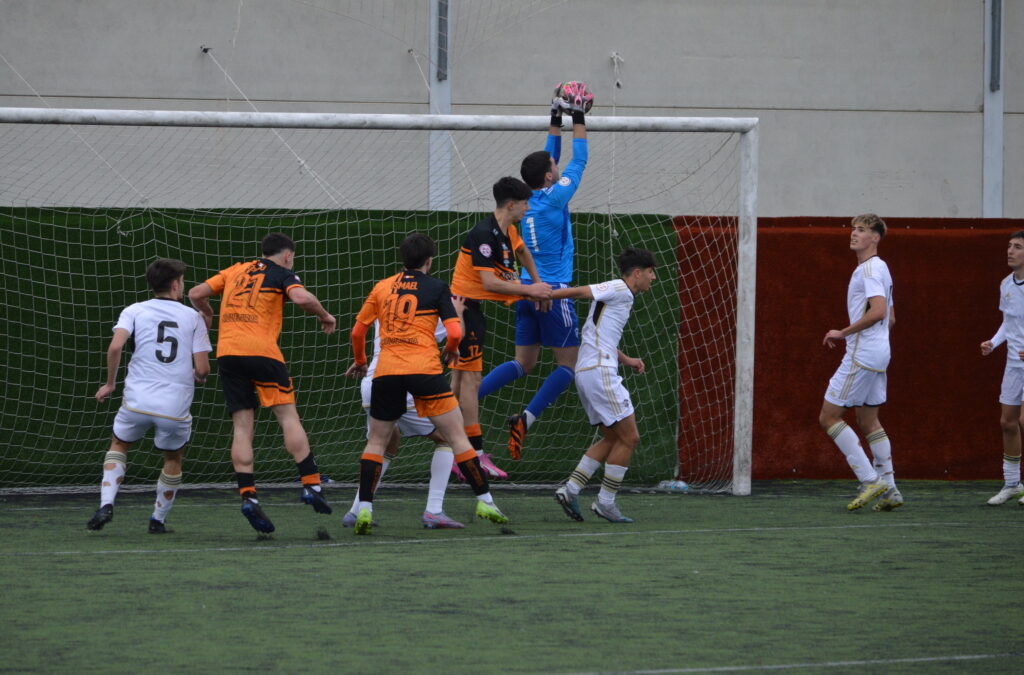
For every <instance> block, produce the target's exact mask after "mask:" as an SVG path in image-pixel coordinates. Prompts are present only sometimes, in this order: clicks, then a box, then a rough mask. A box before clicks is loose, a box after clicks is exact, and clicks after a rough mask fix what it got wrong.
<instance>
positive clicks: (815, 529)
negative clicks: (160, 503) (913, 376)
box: [0, 482, 1024, 673]
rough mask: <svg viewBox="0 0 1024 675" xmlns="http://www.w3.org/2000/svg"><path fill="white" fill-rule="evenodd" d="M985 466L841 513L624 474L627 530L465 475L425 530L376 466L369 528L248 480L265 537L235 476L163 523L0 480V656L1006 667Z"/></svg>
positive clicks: (558, 669) (1017, 646)
mask: <svg viewBox="0 0 1024 675" xmlns="http://www.w3.org/2000/svg"><path fill="white" fill-rule="evenodd" d="M998 487H999V486H998V484H996V483H960V484H955V483H931V482H928V483H924V482H920V483H919V482H905V483H903V484H902V485H901V488H902V490H903V493H904V496H905V498H906V500H907V503H906V505H905V506H904V507H903V508H901V509H899V510H897V511H895V512H893V513H873V512H872V511H871V510H870V506H869V507H868V508H866V509H864V510H862V511H858V512H854V513H848V512H847V511H846V508H845V505H846V503H847V502H848V501H849V500H850V499H851V498H852V497H853V494H854V492H853V491H854V484H853V483H852V482H850V483H832V482H807V483H764V484H755V486H754V495H753V496H751V497H743V498H737V497H731V496H710V495H653V494H647V493H642V492H641V493H636V492H634V493H624V494H622V495H621V496H620V499H619V501H620V506H621V508H622V511H623V512H624V513H625V514H626V515H629V516H632V517H634V518H636V521H637V522H636V523H635V524H632V525H614V524H611V523H607V522H605V521H602V520H599V519H597V518H596V517H594V516H593V515H592V514H590V513H589V511H587V510H585V516H586V521H585V522H583V523H575V522H572V521H570V520H569V519H568V518H567V517H565V515H564V514H563V513H562V511H561V509H560V508H559V506H558V505H557V504H556V503H555V502H554V500H553V499H552V497H551V494H549V493H548V492H540V493H537V492H533V493H530V492H507V491H498V492H496V499H497V500H498V503H499V505H500V506H501V507H502V509H503V510H504V511H505V512H506V513H507V514H508V515H509V516H510V517H511V519H512V522H511V523H510V525H509V526H508V529H509V530H511V532H512V533H511V534H502V533H501V528H500V527H499V526H496V525H492V524H490V523H485V522H482V521H476V522H473V521H472V520H471V519H470V513H471V508H472V498H471V495H470V493H469V492H468V491H467V490H465V489H464V488H459V489H453V490H451V491H450V492H449V495H448V498H447V500H446V511H447V512H448V513H449V515H451V516H452V517H454V518H457V519H459V520H462V521H464V522H466V523H467V527H466V529H464V530H457V531H453V530H449V531H427V530H423V529H421V528H420V525H419V517H420V515H421V513H422V510H423V505H424V499H425V495H424V493H423V492H422V491H416V490H391V489H388V488H386V487H385V488H384V489H382V491H381V493H380V496H379V498H378V502H377V505H376V510H375V517H376V518H377V520H378V521H380V526H379V527H377V528H374V530H373V534H372V535H371V536H369V537H355V536H353V534H352V532H351V530H346V529H343V528H342V527H341V524H340V523H341V515H342V513H343V512H344V511H345V510H346V508H347V506H348V503H349V501H350V500H351V498H352V496H353V491H352V490H351V489H342V488H337V487H334V488H329V489H328V497H329V499H330V500H331V501H332V503H333V504H334V506H335V513H334V514H333V515H331V516H317V515H316V514H314V513H313V511H312V509H310V508H309V507H307V506H304V505H302V504H300V503H299V502H298V490H275V491H270V490H267V491H264V492H263V493H261V502H262V503H263V505H264V508H265V510H266V512H267V514H268V516H270V517H271V518H272V519H273V520H274V522H275V524H276V526H277V532H275V533H274V534H273V535H272V537H271V538H268V539H258V538H257V536H256V533H255V532H254V531H253V530H252V529H251V528H250V527H249V525H248V523H247V522H246V521H245V519H244V518H243V516H242V515H241V513H240V512H239V503H238V501H237V498H236V497H235V496H234V495H233V494H232V493H231V492H228V491H224V492H217V491H204V492H198V491H197V492H190V491H184V492H182V493H181V494H180V495H179V497H178V500H177V504H176V506H175V507H174V510H173V511H172V513H171V516H170V518H169V519H168V525H169V526H170V527H173V528H174V529H175V532H173V533H171V534H167V535H162V536H160V535H149V534H147V533H146V526H147V521H148V518H149V513H150V509H151V502H152V498H151V495H149V494H123V495H121V497H120V498H119V499H118V503H117V506H116V507H115V513H114V520H113V522H111V523H110V524H108V525H107V526H106V528H105V529H104V530H102V531H101V532H88V531H86V529H85V522H86V521H87V520H88V519H89V517H90V516H91V514H92V512H93V511H94V510H95V509H96V507H97V506H98V504H97V503H96V502H97V499H96V497H95V495H88V496H56V497H39V496H15V497H10V496H8V497H2V498H0V533H2V541H3V545H2V549H0V574H2V578H3V579H4V587H5V588H4V591H3V594H2V599H0V617H2V622H0V623H2V625H3V627H4V639H3V640H2V641H0V664H2V665H0V669H2V670H11V671H39V672H47V671H77V672H98V671H105V672H145V671H157V670H166V671H172V672H175V671H191V672H214V671H234V670H238V671H241V670H260V671H263V670H270V671H274V670H276V671H310V672H350V673H381V672H476V673H480V672H545V673H597V672H602V673H603V672H627V673H638V672H666V673H669V672H677V673H682V672H758V671H778V670H782V671H789V670H792V671H794V672H829V673H847V672H849V673H864V672H895V673H903V672H907V673H925V672H928V673H930V672H949V673H954V672H986V673H1002V672H1006V673H1011V672H1013V673H1017V672H1020V669H1021V664H1022V663H1024V638H1022V636H1021V631H1020V617H1021V610H1020V607H1021V600H1022V598H1024V575H1022V573H1021V567H1020V561H1021V557H1022V554H1024V508H1020V507H1018V506H1017V505H1016V504H1015V503H1010V504H1007V505H1005V506H1002V507H999V508H993V507H989V506H986V505H985V504H984V502H985V499H987V498H988V497H989V496H990V495H991V494H993V493H995V491H996V490H997V489H998ZM592 497H593V493H586V494H585V495H584V497H583V499H582V500H581V503H582V506H583V507H584V509H587V507H588V506H589V503H590V501H591V499H592ZM321 527H323V528H326V529H327V531H328V532H329V534H330V537H331V538H330V539H329V540H322V539H318V537H317V529H318V528H321Z"/></svg>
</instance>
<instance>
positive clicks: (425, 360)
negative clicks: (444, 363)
mask: <svg viewBox="0 0 1024 675" xmlns="http://www.w3.org/2000/svg"><path fill="white" fill-rule="evenodd" d="M438 318H440V319H441V321H442V322H444V323H445V324H448V323H450V322H452V321H455V322H458V315H456V313H455V306H454V305H452V298H451V291H449V290H448V285H447V284H445V283H444V282H443V281H440V280H438V279H435V278H434V277H431V276H428V275H426V274H424V273H423V272H420V271H418V270H405V271H403V272H399V273H398V274H396V275H395V276H393V277H388V278H387V279H382V280H381V281H379V282H377V285H376V286H374V287H373V290H372V291H370V295H369V297H367V298H366V302H365V303H363V308H362V309H360V310H359V315H358V316H356V321H358V322H359V323H362V324H365V325H367V326H370V325H372V324H373V322H374V321H376V320H379V321H380V358H379V360H378V361H377V370H376V372H374V374H373V376H374V378H377V377H381V376H382V375H418V374H422V375H435V374H439V373H441V372H443V370H442V368H441V359H440V352H439V350H438V347H437V338H436V337H435V336H434V329H435V328H436V327H437V320H438Z"/></svg>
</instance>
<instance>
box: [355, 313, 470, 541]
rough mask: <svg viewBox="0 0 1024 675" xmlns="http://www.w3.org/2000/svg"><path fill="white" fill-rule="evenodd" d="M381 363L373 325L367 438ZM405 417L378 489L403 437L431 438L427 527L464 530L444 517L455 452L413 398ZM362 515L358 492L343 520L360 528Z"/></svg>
mask: <svg viewBox="0 0 1024 675" xmlns="http://www.w3.org/2000/svg"><path fill="white" fill-rule="evenodd" d="M453 303H454V304H455V309H456V311H458V312H459V314H460V315H461V312H462V303H461V301H458V302H456V301H455V300H454V299H453ZM434 337H435V338H436V339H437V341H438V342H444V341H445V340H447V338H448V333H447V331H446V330H445V327H444V324H443V323H442V322H441V321H440V319H439V320H438V322H437V327H436V328H435V329H434ZM379 359H380V324H379V323H378V322H377V321H374V322H373V357H372V358H371V359H370V364H369V366H367V370H366V375H365V376H363V379H362V380H360V382H359V392H360V394H361V396H362V399H363V410H365V411H366V428H367V432H366V435H367V436H366V437H367V438H369V437H370V432H369V428H370V393H371V390H372V389H373V374H374V373H375V372H376V371H377V361H378V360H379ZM405 408H406V411H405V414H404V415H402V416H401V417H399V418H398V420H397V423H396V425H395V428H394V430H393V431H392V434H391V438H390V439H389V440H388V445H387V447H386V449H385V451H384V461H383V462H382V463H381V469H380V477H379V478H378V483H377V484H378V485H380V481H381V480H383V478H384V473H385V472H386V471H387V470H388V466H390V465H391V462H392V460H394V458H395V457H396V456H397V455H398V442H399V438H400V437H406V438H409V437H416V436H427V437H428V438H430V440H432V441H433V442H434V454H433V456H432V457H431V460H430V483H429V486H428V489H427V508H426V510H425V511H424V512H423V519H422V522H423V527H425V528H427V529H431V530H436V529H460V528H463V527H465V526H464V525H463V524H462V523H460V522H458V521H456V520H454V519H452V518H449V517H448V516H447V515H446V514H445V513H444V495H445V492H446V491H447V489H448V475H449V474H450V473H451V472H452V468H453V467H454V466H455V455H454V454H453V452H452V448H451V446H450V445H448V443H447V442H446V441H445V440H444V437H443V436H441V434H440V433H438V431H437V429H435V428H434V423H433V422H431V421H430V419H429V418H426V417H420V416H419V415H417V414H416V406H415V404H414V403H413V399H412V394H407V395H406V404H405ZM358 513H359V491H358V490H356V496H355V499H354V500H353V502H352V507H351V508H350V509H349V511H348V513H346V514H345V516H344V517H343V518H342V520H341V524H342V525H343V526H344V527H352V526H354V525H355V524H356V518H357V517H358Z"/></svg>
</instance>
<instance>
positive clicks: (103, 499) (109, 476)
mask: <svg viewBox="0 0 1024 675" xmlns="http://www.w3.org/2000/svg"><path fill="white" fill-rule="evenodd" d="M127 463H128V455H126V454H124V453H123V452H118V451H117V450H111V451H109V452H108V453H107V454H106V456H105V457H104V458H103V481H102V482H101V483H100V506H104V505H106V504H113V503H114V498H115V497H117V490H118V488H120V487H121V481H123V480H124V472H125V464H127Z"/></svg>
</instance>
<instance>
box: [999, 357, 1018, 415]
mask: <svg viewBox="0 0 1024 675" xmlns="http://www.w3.org/2000/svg"><path fill="white" fill-rule="evenodd" d="M1021 401H1024V367H1021V366H1013V367H1010V365H1009V364H1007V365H1006V369H1005V370H1003V387H1002V389H1000V391H999V402H1000V403H1002V404H1003V405H1020V402H1021Z"/></svg>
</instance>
